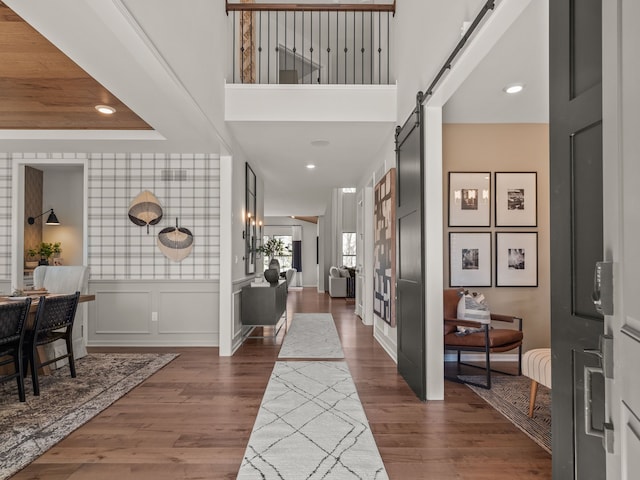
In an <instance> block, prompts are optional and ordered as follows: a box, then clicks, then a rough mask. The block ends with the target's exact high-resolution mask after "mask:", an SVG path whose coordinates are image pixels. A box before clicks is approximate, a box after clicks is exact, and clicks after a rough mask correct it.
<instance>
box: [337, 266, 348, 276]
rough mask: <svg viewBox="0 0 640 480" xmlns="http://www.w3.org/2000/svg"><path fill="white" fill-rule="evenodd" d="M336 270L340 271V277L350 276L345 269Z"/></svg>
mask: <svg viewBox="0 0 640 480" xmlns="http://www.w3.org/2000/svg"><path fill="white" fill-rule="evenodd" d="M338 270H339V271H340V276H341V277H344V278H349V277H350V276H351V275H350V274H349V269H348V268H347V267H339V268H338Z"/></svg>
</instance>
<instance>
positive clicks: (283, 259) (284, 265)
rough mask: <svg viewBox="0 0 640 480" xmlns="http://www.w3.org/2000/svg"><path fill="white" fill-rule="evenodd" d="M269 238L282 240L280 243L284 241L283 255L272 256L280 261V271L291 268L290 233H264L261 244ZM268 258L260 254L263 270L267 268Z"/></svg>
mask: <svg viewBox="0 0 640 480" xmlns="http://www.w3.org/2000/svg"><path fill="white" fill-rule="evenodd" d="M271 238H276V239H278V240H282V243H284V248H285V252H284V255H281V256H277V257H274V258H276V259H277V260H278V262H280V271H281V272H284V271H285V270H287V269H289V268H291V265H292V263H293V237H292V236H291V235H265V236H264V239H263V243H262V244H263V245H264V244H265V243H267V242H268V241H269V240H270V239H271ZM269 260H271V259H270V258H269V257H267V256H266V255H263V256H262V262H263V265H264V269H265V270H266V269H267V268H269Z"/></svg>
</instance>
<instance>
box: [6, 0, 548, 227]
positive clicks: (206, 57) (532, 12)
mask: <svg viewBox="0 0 640 480" xmlns="http://www.w3.org/2000/svg"><path fill="white" fill-rule="evenodd" d="M309 1H310V0H309ZM403 1H406V2H408V0H400V2H398V3H399V5H398V8H402V2H403ZM420 1H422V0H420ZM503 1H506V0H503ZM5 3H6V4H7V5H8V6H9V7H11V8H12V9H14V10H15V11H16V12H17V13H18V14H20V15H21V16H22V17H23V18H24V19H25V20H27V21H28V22H29V23H31V24H32V25H33V26H34V27H35V28H36V29H38V30H39V31H40V32H41V33H43V34H44V35H45V36H46V37H47V38H49V40H51V41H52V42H53V43H54V44H56V45H57V46H58V47H59V48H61V49H62V50H63V51H64V52H65V53H67V55H69V56H70V57H71V58H72V59H73V60H75V61H76V62H77V63H78V64H79V65H80V66H81V67H83V68H84V69H85V70H86V71H87V72H89V73H90V74H91V75H92V76H94V77H95V78H96V79H97V80H98V81H100V82H101V83H102V84H103V85H104V86H105V87H107V88H108V89H109V90H111V91H112V92H113V93H114V94H115V95H116V96H117V97H118V98H120V99H121V100H122V101H124V102H125V103H126V104H127V105H128V106H129V107H130V108H131V109H132V110H134V111H135V112H136V113H137V114H138V115H139V116H140V117H142V118H143V119H144V120H145V121H147V122H148V123H149V124H150V125H151V126H153V127H154V128H155V129H156V132H155V135H156V137H155V138H145V135H148V134H146V133H144V132H91V131H79V132H53V133H52V132H42V131H40V132H24V131H22V132H10V131H0V151H7V152H68V151H77V152H184V153H187V152H212V153H218V152H221V153H226V152H229V151H230V152H233V149H234V148H240V149H241V150H242V152H243V153H244V154H245V156H246V157H247V160H248V161H250V162H255V163H257V164H258V165H259V168H260V170H262V172H263V177H264V180H265V214H266V215H322V214H323V213H324V210H325V205H326V202H327V200H328V199H329V196H330V191H331V189H332V188H335V187H342V186H355V185H356V184H357V183H358V181H359V180H360V179H361V178H362V175H363V174H364V173H365V172H368V171H370V170H371V169H372V168H374V167H376V165H373V164H372V162H375V161H377V159H379V158H381V156H380V151H381V149H382V148H385V149H389V146H390V139H391V138H392V135H393V128H394V125H385V124H379V123H378V124H376V123H367V124H363V123H362V124H353V123H297V124H292V123H256V122H242V123H225V122H224V118H223V114H224V82H225V74H226V71H227V68H226V67H227V62H228V52H227V51H226V47H225V37H226V34H227V31H226V30H227V23H226V15H225V14H224V2H223V1H222V0H213V1H212V0H190V1H189V2H188V3H186V2H174V1H169V0H112V1H105V0H95V1H86V0H31V1H30V2H21V1H20V0H5ZM294 3H300V0H298V1H297V2H294ZM341 3H350V2H348V1H342V2H341ZM354 3H357V2H354ZM374 3H388V1H382V2H377V1H376V2H374ZM408 3H410V2H408ZM159 5H161V8H160V7H159ZM546 5H547V2H546V1H543V0H535V1H533V2H531V6H530V7H528V8H527V10H526V11H525V14H524V15H523V16H522V18H520V19H519V20H518V21H517V23H516V25H514V26H513V27H512V28H511V29H510V30H509V32H508V33H507V34H506V35H505V37H504V38H503V39H502V41H501V42H500V44H499V45H498V46H497V47H496V48H495V49H494V51H493V52H492V53H491V54H490V55H489V56H488V57H487V58H486V59H485V61H484V62H483V63H482V64H481V65H480V66H479V67H478V68H477V69H476V71H475V72H474V73H473V74H472V76H471V78H469V80H467V81H466V82H465V84H463V86H462V87H461V88H460V89H459V91H458V93H457V94H456V95H455V96H454V98H453V99H452V100H451V101H450V102H449V103H448V104H447V105H446V108H445V113H444V114H445V121H446V122H456V123H473V122H495V123H503V122H546V121H547V117H548V111H547V110H548V108H547V105H548V100H547V99H548V95H547V90H548V86H547V82H548V80H547V79H548V73H547V60H546V59H547V53H548V47H547V38H548V35H547V27H546V24H547V12H546ZM407 6H409V5H407ZM446 8H449V6H448V2H441V1H439V2H434V12H435V13H434V14H437V11H438V9H440V10H442V9H446ZM463 20H468V19H466V18H465V19H463V18H461V19H460V24H462V21H463ZM443 48H444V47H443ZM441 49H442V48H441ZM447 54H448V52H447ZM437 56H438V58H434V62H435V63H438V64H441V63H442V62H443V61H444V58H445V57H446V55H441V54H438V55H437ZM439 57H442V58H439ZM512 82H522V83H525V84H526V86H527V88H526V89H525V91H524V92H523V93H522V94H520V95H518V96H515V97H510V98H508V97H507V96H506V95H505V94H504V93H503V92H502V88H503V86H504V85H505V84H507V83H512ZM426 86H427V85H425V86H424V87H425V88H426ZM408 113H409V112H406V114H407V115H408ZM105 136H106V137H107V138H106V139H105ZM63 137H66V138H63ZM234 139H235V140H234ZM313 140H327V141H329V145H328V146H325V147H314V146H312V145H311V143H310V142H311V141H313ZM389 155H391V156H392V155H393V153H392V152H389ZM308 162H313V163H315V164H316V165H317V168H316V169H315V171H308V170H307V169H306V168H305V165H306V163H308Z"/></svg>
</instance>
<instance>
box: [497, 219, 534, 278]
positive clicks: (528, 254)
mask: <svg viewBox="0 0 640 480" xmlns="http://www.w3.org/2000/svg"><path fill="white" fill-rule="evenodd" d="M537 286H538V234H537V232H497V233H496V287H537Z"/></svg>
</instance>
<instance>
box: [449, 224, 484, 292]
mask: <svg viewBox="0 0 640 480" xmlns="http://www.w3.org/2000/svg"><path fill="white" fill-rule="evenodd" d="M449 286H451V287H490V286H491V233H489V232H479V233H466V232H464V233H462V232H449Z"/></svg>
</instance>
